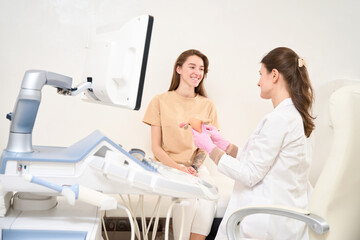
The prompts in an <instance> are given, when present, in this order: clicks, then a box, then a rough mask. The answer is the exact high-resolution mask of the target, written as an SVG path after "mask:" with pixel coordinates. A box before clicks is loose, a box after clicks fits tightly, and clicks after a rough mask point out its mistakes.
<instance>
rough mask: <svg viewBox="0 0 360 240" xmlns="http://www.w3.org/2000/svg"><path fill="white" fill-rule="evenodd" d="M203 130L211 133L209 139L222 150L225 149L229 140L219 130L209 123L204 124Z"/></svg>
mask: <svg viewBox="0 0 360 240" xmlns="http://www.w3.org/2000/svg"><path fill="white" fill-rule="evenodd" d="M205 130H206V132H207V133H208V134H210V135H211V140H213V142H214V143H215V145H216V146H217V147H218V148H220V149H221V150H223V151H226V149H227V147H228V146H229V145H230V142H229V141H227V140H225V139H224V138H223V137H222V136H221V134H220V133H219V130H217V128H216V127H214V126H211V125H206V126H205Z"/></svg>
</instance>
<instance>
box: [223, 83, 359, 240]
mask: <svg viewBox="0 0 360 240" xmlns="http://www.w3.org/2000/svg"><path fill="white" fill-rule="evenodd" d="M329 114H330V122H331V127H332V129H333V140H332V145H331V146H329V157H328V159H327V161H326V163H325V165H324V168H323V170H322V172H321V175H320V176H319V179H318V181H317V183H316V185H315V188H314V191H313V193H312V196H311V199H310V203H309V210H308V211H307V210H301V209H296V208H291V207H290V208H288V207H286V206H273V205H271V206H250V207H246V208H241V209H238V210H237V211H235V212H234V213H233V214H232V215H231V216H230V218H229V220H228V222H227V225H226V230H227V235H228V238H229V240H233V239H239V225H240V224H241V220H242V219H243V218H245V217H246V216H248V215H252V214H258V213H262V214H274V215H280V216H284V217H289V218H294V219H297V220H299V221H303V222H305V223H306V224H307V226H308V229H309V231H308V232H309V239H310V240H320V239H321V240H343V239H344V240H357V239H360V226H359V222H360V84H357V85H349V86H345V87H342V88H340V89H338V90H337V91H335V92H334V93H333V94H332V95H331V97H330V102H329ZM281 227H282V226H279V228H281ZM310 229H311V230H310Z"/></svg>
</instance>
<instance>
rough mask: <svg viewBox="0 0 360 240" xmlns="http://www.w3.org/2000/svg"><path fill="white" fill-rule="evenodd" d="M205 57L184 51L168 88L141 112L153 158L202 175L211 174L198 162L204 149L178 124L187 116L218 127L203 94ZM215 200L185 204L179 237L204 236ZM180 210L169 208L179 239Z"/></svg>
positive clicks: (208, 179)
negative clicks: (148, 135) (148, 131)
mask: <svg viewBox="0 0 360 240" xmlns="http://www.w3.org/2000/svg"><path fill="white" fill-rule="evenodd" d="M208 66H209V61H208V58H207V57H206V56H205V55H204V54H203V53H201V52H200V51H198V50H194V49H191V50H188V51H185V52H183V53H182V54H180V56H179V57H178V58H177V60H176V62H175V65H174V70H173V76H172V80H171V84H170V88H169V90H168V91H167V92H165V93H163V94H160V95H157V96H155V97H154V98H153V99H152V100H151V102H150V104H149V106H148V108H147V111H146V113H145V116H144V119H143V122H144V123H146V124H148V125H150V126H151V143H152V151H153V153H154V157H155V159H157V160H158V161H160V162H162V163H163V164H165V165H167V166H170V167H173V168H176V169H178V170H181V171H184V172H186V173H189V174H192V175H194V176H198V177H200V178H204V179H205V180H207V181H209V182H211V181H212V180H211V177H210V175H209V172H208V170H207V169H206V167H205V166H203V165H202V163H203V161H204V160H205V158H206V155H207V154H206V152H204V151H203V150H200V149H198V148H197V147H196V146H195V145H194V143H193V136H192V133H191V131H190V130H184V129H182V128H180V127H179V124H180V123H183V122H188V121H189V119H190V118H194V117H195V118H199V119H202V120H205V119H206V120H210V121H211V124H212V125H213V126H216V127H218V119H217V113H216V109H215V106H214V104H213V102H212V101H211V100H210V99H208V98H207V97H206V92H205V89H204V79H205V78H206V75H207V72H208ZM215 207H216V205H215V202H213V201H208V200H203V199H199V200H194V202H191V203H190V204H189V206H187V207H185V221H184V222H185V225H184V231H183V233H182V235H183V239H186V240H188V239H192V240H193V239H205V237H206V236H207V235H208V234H209V232H210V228H211V224H212V221H213V218H214V214H215ZM180 211H181V209H180V208H179V207H175V208H174V211H173V230H174V237H175V239H178V238H179V234H180V232H179V226H180V219H179V217H180V216H181V212H180Z"/></svg>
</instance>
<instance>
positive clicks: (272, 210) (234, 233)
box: [226, 205, 329, 240]
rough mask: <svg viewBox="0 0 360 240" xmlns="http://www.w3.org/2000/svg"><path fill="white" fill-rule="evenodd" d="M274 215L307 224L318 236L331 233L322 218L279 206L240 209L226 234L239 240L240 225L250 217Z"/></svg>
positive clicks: (233, 217)
mask: <svg viewBox="0 0 360 240" xmlns="http://www.w3.org/2000/svg"><path fill="white" fill-rule="evenodd" d="M259 213H261V214H272V215H278V216H284V217H288V218H293V219H297V220H300V221H302V222H305V223H306V224H307V225H309V227H310V228H311V229H312V230H313V231H314V232H315V233H317V234H323V233H325V232H327V231H329V224H328V223H327V222H326V221H325V220H324V219H322V218H321V217H319V216H317V215H315V214H312V213H310V212H309V211H307V210H303V209H299V208H293V207H284V206H278V205H264V206H262V205H261V206H252V207H245V208H240V209H238V210H236V211H235V212H233V213H232V214H231V215H230V217H229V219H228V221H227V223H226V233H227V235H228V238H229V240H233V239H239V238H240V236H239V231H238V228H239V225H240V222H241V221H242V220H243V219H244V218H245V217H246V216H248V215H253V214H259Z"/></svg>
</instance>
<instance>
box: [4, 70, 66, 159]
mask: <svg viewBox="0 0 360 240" xmlns="http://www.w3.org/2000/svg"><path fill="white" fill-rule="evenodd" d="M71 84H72V78H70V77H67V76H63V75H60V74H57V73H52V72H46V71H42V70H28V71H26V72H25V75H24V78H23V81H22V84H21V89H20V92H19V95H18V98H17V100H16V104H15V108H14V111H13V113H12V114H10V115H8V116H9V119H10V120H11V127H10V135H9V141H8V145H7V147H6V151H9V152H32V151H33V148H32V135H31V134H32V130H33V128H34V123H35V119H36V115H37V112H38V109H39V105H40V101H41V89H42V87H43V86H44V85H50V86H54V87H56V88H58V89H63V90H65V91H67V90H69V89H71Z"/></svg>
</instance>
